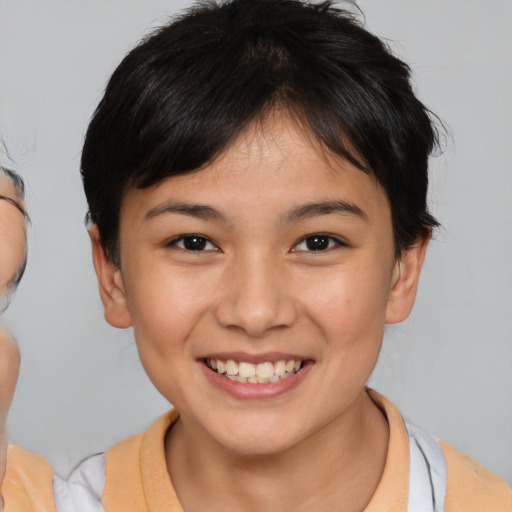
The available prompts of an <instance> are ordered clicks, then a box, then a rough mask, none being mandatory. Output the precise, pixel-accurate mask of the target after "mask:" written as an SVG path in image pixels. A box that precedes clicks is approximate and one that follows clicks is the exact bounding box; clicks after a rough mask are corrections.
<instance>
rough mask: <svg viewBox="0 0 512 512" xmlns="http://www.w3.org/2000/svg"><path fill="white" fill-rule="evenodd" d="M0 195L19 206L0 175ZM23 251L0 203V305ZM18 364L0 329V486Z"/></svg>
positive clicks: (22, 240)
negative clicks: (6, 426)
mask: <svg viewBox="0 0 512 512" xmlns="http://www.w3.org/2000/svg"><path fill="white" fill-rule="evenodd" d="M0 195H3V196H6V197H9V198H11V199H13V200H15V201H17V202H18V204H20V206H21V207H23V201H22V199H21V198H20V197H19V194H18V193H17V191H16V189H15V187H14V185H13V184H12V182H11V180H10V179H9V178H8V177H6V176H5V175H2V174H0ZM25 251H26V224H25V217H24V215H23V214H22V213H21V212H20V211H19V210H18V209H17V208H16V207H15V206H14V205H12V204H11V203H9V202H8V201H5V200H0V295H1V297H0V299H2V303H3V302H4V300H5V299H6V295H7V292H8V288H9V285H10V284H11V282H12V280H13V279H14V277H15V276H16V273H17V272H18V269H19V267H20V265H21V263H22V261H23V257H24V255H25ZM19 363H20V357H19V351H18V346H17V344H16V340H15V339H14V338H13V337H12V336H11V334H9V332H7V331H6V330H5V329H3V328H2V327H1V326H0V484H1V483H2V481H3V478H4V474H5V465H6V460H7V436H6V432H5V423H6V420H7V413H8V411H9V407H10V405H11V402H12V398H13V395H14V389H15V387H16V381H17V379H18V371H19ZM2 509H3V502H2V499H1V497H0V511H1V510H2Z"/></svg>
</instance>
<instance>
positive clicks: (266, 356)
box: [200, 352, 311, 364]
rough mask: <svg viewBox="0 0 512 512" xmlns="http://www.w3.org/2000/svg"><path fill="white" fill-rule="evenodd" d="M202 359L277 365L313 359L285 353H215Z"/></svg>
mask: <svg viewBox="0 0 512 512" xmlns="http://www.w3.org/2000/svg"><path fill="white" fill-rule="evenodd" d="M200 359H220V360H222V361H227V360H228V359H231V360H233V361H244V362H246V363H252V364H258V363H265V362H271V363H275V362H276V361H283V360H285V361H292V360H293V361H306V360H309V359H311V358H309V357H303V356H301V355H299V354H290V353H284V352H264V353H261V354H250V353H248V352H215V353H211V354H206V355H204V356H202V357H200Z"/></svg>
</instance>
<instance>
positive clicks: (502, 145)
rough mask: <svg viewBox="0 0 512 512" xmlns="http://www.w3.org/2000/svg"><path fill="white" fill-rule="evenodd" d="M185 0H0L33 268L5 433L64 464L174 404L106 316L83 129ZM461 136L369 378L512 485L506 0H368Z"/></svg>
mask: <svg viewBox="0 0 512 512" xmlns="http://www.w3.org/2000/svg"><path fill="white" fill-rule="evenodd" d="M187 3H189V2H186V1H184V0H181V1H177V0H174V1H173V0H165V1H164V0H144V1H143V0H138V1H133V0H132V1H128V0H115V1H114V0H111V1H105V0H88V1H87V2H84V1H82V0H0V132H1V133H3V134H4V136H5V138H6V139H7V143H8V146H9V148H10V150H11V152H12V153H13V156H14V157H15V159H16V160H17V161H18V163H19V165H20V167H21V168H22V171H23V174H24V176H25V177H26V179H27V182H28V204H29V210H30V214H31V216H32V219H33V224H32V228H31V230H30V234H29V243H30V255H29V265H28V268H27V273H26V276H25V278H24V280H23V282H22V283H21V286H20V288H19V290H18V294H17V296H16V298H15V300H14V303H13V304H12V306H11V309H10V310H9V311H8V312H7V315H6V317H5V319H4V321H5V322H6V323H7V325H8V326H10V328H11V329H12V330H13V332H14V333H15V335H16V336H17V338H18V340H19V343H20V345H21V351H22V369H21V374H20V381H19V385H18V389H17V394H16V398H15V402H14V405H13V410H12V416H11V418H10V432H11V440H12V441H13V442H15V443H17V444H20V445H22V446H23V447H25V448H27V449H30V450H33V451H35V452H38V453H41V454H43V455H45V456H46V457H48V458H49V459H50V460H51V462H52V463H53V464H54V466H55V468H56V469H57V471H58V472H59V473H61V474H64V475H65V474H67V473H68V471H69V470H70V469H71V468H72V467H73V466H74V465H75V464H76V463H77V462H78V461H79V460H80V459H82V458H83V457H85V456H86V455H89V454H92V453H94V452H98V451H103V450H105V449H106V448H107V447H108V446H110V445H111V444H113V443H114V442H116V441H117V440H120V439H122V438H124V437H125V436H127V435H129V434H131V433H134V432H137V431H140V430H142V429H145V428H146V427H147V426H148V425H149V424H150V423H151V422H152V420H153V419H154V418H155V417H156V416H157V415H158V414H160V413H161V412H162V411H164V410H165V409H166V408H167V404H166V402H165V401H164V399H163V398H161V397H160V396H159V395H158V394H157V392H156V391H154V390H153V389H152V386H151V384H150V383H149V381H148V380H147V378H146V376H145V375H144V373H143V371H142V369H141V367H140V364H139V362H138V359H137V353H136V349H135V346H134V343H133V340H132V333H131V331H130V330H127V331H117V330H115V329H113V328H111V327H109V326H108V325H107V324H106V323H105V322H104V320H103V315H102V309H101V305H100V301H99V298H98V296H97V291H96V283H95V278H94V275H93V269H92V265H91V259H90V249H89V243H88V238H87V234H86V230H85V228H84V224H83V218H84V215H85V212H86V205H85V200H84V196H83V192H82V188H81V183H80V179H79V173H78V165H79V156H80V149H81V144H82V139H83V135H84V131H85V128H86V125H87V122H88V120H89V118H90V116H91V114H92V111H93V109H94V107H95V106H96V104H97V102H98V100H99V98H100V94H101V91H102V90H103V87H104V85H105V83H106V80H107V78H108V76H109V75H110V73H111V72H112V71H113V69H114V67H115V66H116V64H117V63H118V62H119V61H120V59H121V57H122V56H123V55H124V54H125V52H126V51H127V50H129V49H130V48H131V47H132V45H133V44H134V43H135V42H136V41H137V40H138V39H139V38H140V37H141V36H142V35H143V34H144V33H146V32H147V31H148V30H150V29H151V28H152V27H154V26H156V25H158V24H161V23H162V22H164V21H165V19H166V18H167V16H168V15H169V14H171V13H172V12H174V11H176V10H177V9H179V8H182V7H183V6H185V5H186V4H187ZM360 5H361V7H362V8H363V10H364V12H365V14H366V18H367V25H368V27H369V28H370V29H371V30H373V31H375V32H376V33H377V34H378V35H380V36H383V37H385V38H388V39H389V40H390V44H391V46H392V47H393V49H394V50H395V51H396V52H397V53H398V54H399V55H401V56H403V57H404V58H405V59H406V61H407V62H409V63H410V64H411V65H412V67H413V70H414V73H415V82H416V86H417V91H418V94H419V96H420V98H421V99H422V100H423V101H424V102H425V103H426V104H427V105H428V106H429V107H430V108H431V109H432V110H433V111H434V112H436V113H438V114H439V115H440V116H441V118H442V119H443V120H444V121H445V122H446V123H447V124H448V126H449V127H450V129H451V132H452V133H453V138H452V140H450V141H449V142H448V149H447V150H446V152H445V153H444V154H443V155H442V156H441V157H439V158H437V159H436V160H435V161H434V162H433V169H432V191H431V204H432V210H433V213H434V214H435V215H436V216H437V217H438V218H439V219H440V220H441V222H442V223H443V226H444V227H443V229H442V230H441V231H440V232H439V233H438V234H437V237H436V238H437V239H436V240H435V241H434V242H433V243H432V244H431V247H430V249H429V252H428V256H427V262H426V267H425V270H424V273H423V276H422V281H421V283H420V291H419V296H418V299H417V304H416V308H415V311H414V312H413V314H412V316H411V317H410V319H409V320H408V321H406V322H405V323H403V324H401V325H400V326H393V327H391V328H389V329H388V332H387V337H386V342H385V348H384V351H383V354H382V356H381V360H380V363H379V366H378V368H377V370H376V371H375V374H374V377H373V378H372V385H373V386H374V387H375V388H376V389H378V390H380V391H382V392H383V393H384V394H386V395H387V396H388V397H390V398H391V399H392V400H394V401H395V403H396V404H397V405H398V406H399V408H400V409H401V411H402V412H403V413H404V414H405V415H406V416H407V417H409V418H410V419H412V420H413V421H415V422H416V423H418V424H421V425H423V426H425V427H427V428H429V429H431V430H432V431H433V432H435V433H437V434H438V435H439V436H441V437H442V438H444V439H445V440H447V441H449V442H451V443H453V444H454V445H455V446H457V447H458V448H459V449H462V450H463V451H465V452H467V453H469V454H471V455H472V456H474V457H476V458H478V459H479V460H481V461H482V462H483V463H485V464H486V465H487V466H489V467H490V468H491V469H492V470H494V471H495V472H497V473H499V474H500V475H501V476H503V477H504V478H505V480H507V481H508V482H509V483H511V484H512V371H511V366H512V258H511V254H512V229H511V225H512V172H511V162H512V150H511V147H512V123H511V119H512V95H511V91H512V72H511V56H512V51H511V46H512V31H511V30H510V27H511V25H512V2H511V1H509V0H492V1H489V0H488V1H486V2H482V1H475V0H450V1H446V0H435V1H429V2H425V1H423V2H419V1H411V0H386V1H384V0H365V1H361V2H360Z"/></svg>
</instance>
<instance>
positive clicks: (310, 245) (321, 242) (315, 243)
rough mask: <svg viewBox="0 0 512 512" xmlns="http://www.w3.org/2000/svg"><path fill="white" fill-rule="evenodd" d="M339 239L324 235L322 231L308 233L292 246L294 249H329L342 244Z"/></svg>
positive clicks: (317, 250) (315, 250)
mask: <svg viewBox="0 0 512 512" xmlns="http://www.w3.org/2000/svg"><path fill="white" fill-rule="evenodd" d="M344 245H346V244H344V243H343V242H342V241H341V240H338V239H336V238H334V237H332V236H330V235H326V234H323V233H315V234H313V235H308V236H306V237H304V238H303V239H302V240H300V241H299V242H298V243H297V245H296V246H295V247H294V248H293V250H294V251H310V252H311V251H312V252H319V251H327V250H329V249H333V248H334V247H339V246H344Z"/></svg>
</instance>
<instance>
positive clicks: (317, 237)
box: [92, 114, 421, 454]
mask: <svg viewBox="0 0 512 512" xmlns="http://www.w3.org/2000/svg"><path fill="white" fill-rule="evenodd" d="M92 238H93V247H94V250H93V254H94V259H95V266H96V270H97V272H98V276H99V278H100V291H101V293H102V297H103V302H104V305H105V312H106V318H107V320H109V321H110V322H111V323H112V324H113V325H116V326H118V327H126V326H128V325H130V324H132V325H133V328H134V332H135V337H136V341H137V346H138V350H139V354H140V358H141V361H142V364H143V365H144V367H145V369H146V372H147V374H148V375H149V377H150V379H151V380H152V381H153V383H154V385H155V386H156V388H157V389H158V390H159V391H160V392H161V393H162V394H163V395H164V396H165V397H166V398H167V399H168V400H169V401H170V402H171V403H173V404H174V405H175V406H176V407H177V408H178V410H179V411H180V413H181V421H182V422H183V424H187V425H188V426H189V428H190V429H192V430H193V429H195V430H196V431H197V432H201V433H202V434H204V435H206V436H207V437H208V439H213V440H214V441H215V442H216V443H218V444H219V445H221V446H222V447H224V448H226V449H229V450H231V451H234V452H237V453H245V454H250V453H251V454H255V453H259V454H263V453H267V454H268V453H276V452H280V451H282V450H286V449H288V448H291V447H292V446H295V445H297V444H300V443H301V442H303V441H305V440H306V439H308V438H310V437H311V436H314V435H321V432H322V431H323V430H324V429H326V428H328V427H329V426H332V425H335V424H336V423H339V422H347V421H350V417H351V414H353V411H354V409H355V408H356V407H357V405H356V404H358V402H359V401H360V400H361V397H362V396H363V395H364V389H365V383H366V380H367V379H368V376H369V375H370V373H371V371H372V369H373V368H374V365H375V363H376V360H377V357H378V354H379V350H380V346H381V341H382V337H383V330H384V325H385V323H386V321H389V322H394V321H398V320H401V319H402V318H403V316H404V315H405V316H406V315H407V313H408V312H409V309H410V307H411V306H412V300H413V298H414V290H415V280H417V275H416V274H415V272H416V270H418V272H419V269H416V270H415V271H414V272H412V274H414V275H413V276H412V278H411V272H410V271H409V270H408V268H409V267H411V268H412V267H414V265H409V266H408V265H407V261H408V260H407V257H406V258H405V259H404V258H402V260H401V262H397V261H396V259H395V257H394V251H393V235H392V227H391V216H390V208H389V204H388V201H387V198H386V195H385V193H384V192H383V190H382V189H381V188H380V186H379V185H378V184H377V182H376V181H375V180H374V179H373V178H372V177H370V176H368V175H366V174H364V173H363V172H361V171H360V170H358V169H356V168H354V167H353V166H352V165H350V164H349V163H347V162H344V161H341V160H339V159H337V158H335V157H333V156H329V155H326V154H325V152H322V151H319V150H318V149H317V148H316V147H314V146H313V145H312V144H311V142H310V141H309V139H308V137H306V136H305V135H304V133H303V132H302V131H301V129H300V128H298V127H297V126H296V125H295V124H294V123H293V122H292V121H290V120H289V119H288V118H286V117H285V116H280V115H278V114H276V115H275V116H273V117H272V118H269V119H267V120H266V121H265V122H264V123H263V125H257V126H256V125H255V126H252V127H250V128H249V129H247V130H246V131H245V132H244V133H243V134H242V135H241V136H240V137H239V138H238V139H237V140H236V141H235V143H234V144H232V146H231V147H229V149H227V150H226V151H225V153H224V154H223V155H222V156H220V157H219V158H218V159H216V160H215V161H214V162H213V163H211V164H210V165H208V166H206V167H205V168H204V169H202V170H200V171H197V172H195V173H192V174H188V175H184V176H176V177H171V178H168V179H165V180H164V181H162V182H161V183H159V184H158V185H156V186H154V187H152V188H148V189H144V190H138V189H132V190H129V191H128V192H127V193H126V196H125V197H124V200H123V203H122V208H121V221H120V261H121V264H120V268H115V267H114V266H113V265H111V264H109V263H108V261H106V259H105V257H104V255H103V252H102V250H101V247H100V246H99V243H98V242H97V238H96V236H95V234H94V230H93V232H92ZM411 254H412V253H411ZM416 259H417V258H416ZM419 265H421V262H419ZM413 281H414V282H413ZM406 282H407V283H409V285H407V286H408V288H407V286H406V284H404V283H406ZM410 282H412V285H411V283H410ZM411 286H412V288H414V289H413V290H412V292H411V290H410V288H411ZM405 288H407V289H408V291H407V292H406V291H404V290H405ZM406 296H407V297H406ZM411 297H412V298H411ZM221 372H223V373H221ZM229 374H231V375H229ZM258 380H259V381H258Z"/></svg>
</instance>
